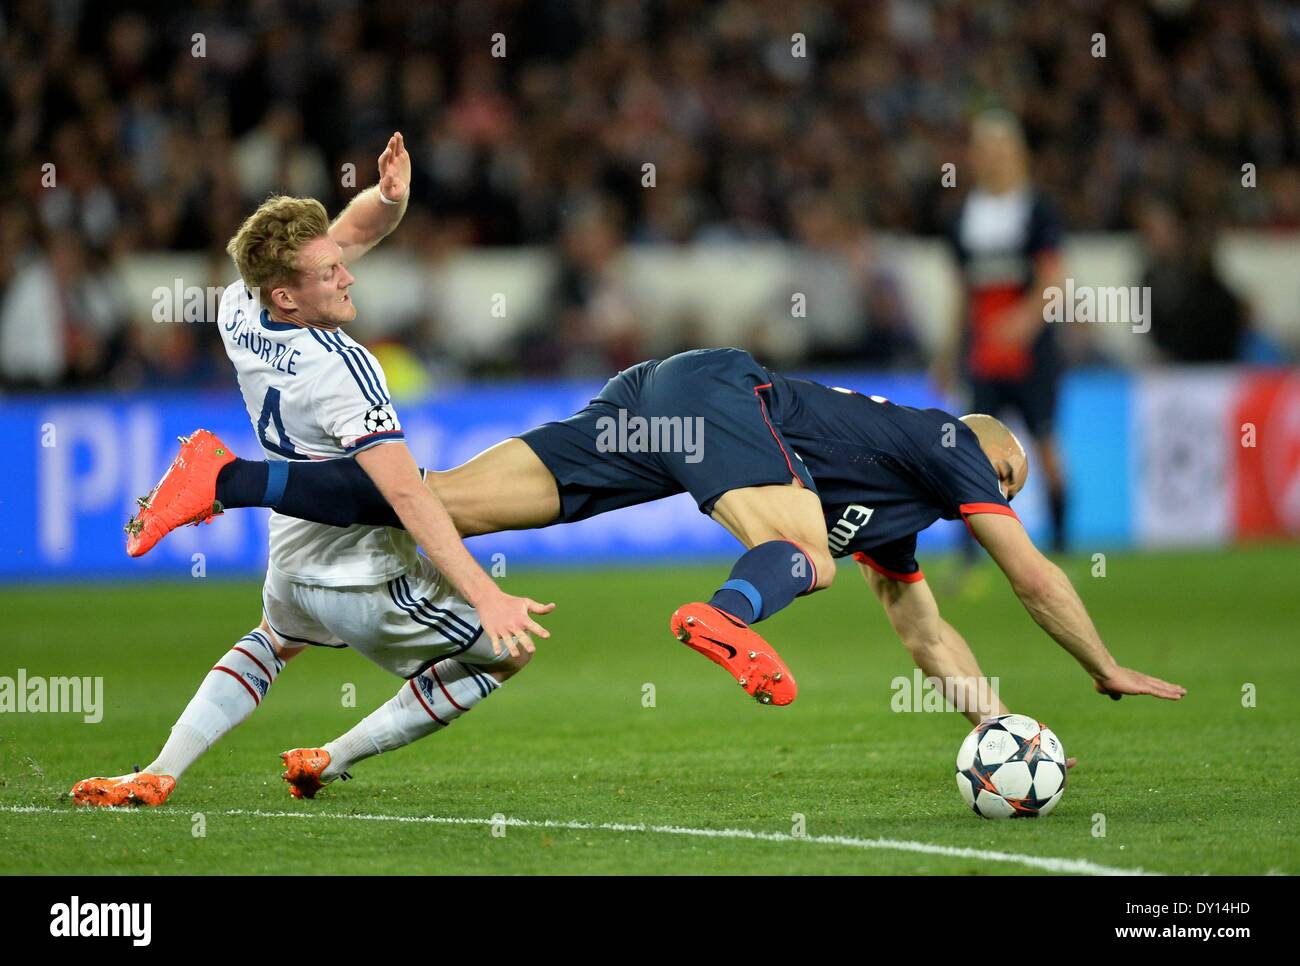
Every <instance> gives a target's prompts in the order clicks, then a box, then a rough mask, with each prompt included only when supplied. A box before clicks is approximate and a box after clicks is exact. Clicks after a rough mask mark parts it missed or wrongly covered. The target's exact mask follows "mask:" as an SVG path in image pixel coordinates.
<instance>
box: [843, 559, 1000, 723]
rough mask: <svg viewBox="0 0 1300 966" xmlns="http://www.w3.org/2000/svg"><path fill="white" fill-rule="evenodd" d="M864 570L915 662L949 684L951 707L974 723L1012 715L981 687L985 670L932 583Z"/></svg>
mask: <svg viewBox="0 0 1300 966" xmlns="http://www.w3.org/2000/svg"><path fill="white" fill-rule="evenodd" d="M858 566H859V567H860V568H861V569H862V576H863V577H865V578H866V581H867V585H868V586H869V587H870V588H871V590H872V592H874V593H875V595H876V597H877V598H879V600H880V603H881V605H882V606H883V607H884V608H885V615H886V616H887V617H888V618H889V623H890V624H892V625H893V627H894V631H895V632H896V633H897V634H898V637H899V639H900V640H901V641H902V642H903V646H904V647H906V648H907V650H908V653H909V654H911V655H912V660H914V661H915V662H916V666H917V667H919V668H920V669H921V671H922V672H923V673H924V674H925V676H926V677H933V678H938V679H939V680H940V681H942V682H943V693H944V697H945V698H947V699H948V702H949V703H950V704H952V705H953V706H954V707H958V708H961V709H962V714H964V715H965V716H966V718H967V720H969V721H970V723H971V724H979V723H980V722H981V721H983V720H984V719H985V718H988V717H992V716H993V715H999V714H1008V713H1009V711H1008V709H1007V707H1006V706H1005V705H1004V704H1003V703H1002V701H1001V699H999V698H998V697H997V696H996V695H990V692H989V690H988V688H987V687H985V688H981V687H980V686H979V683H980V681H981V679H983V677H984V672H983V671H981V670H980V666H979V662H978V661H976V660H975V655H974V653H972V651H971V649H970V645H968V644H967V643H966V640H965V638H963V637H962V636H961V634H959V633H957V630H956V628H954V627H953V626H952V625H951V624H949V623H948V622H947V621H946V620H944V619H943V618H942V617H941V616H940V615H939V604H938V602H937V601H935V599H934V594H933V593H932V592H931V590H930V585H929V584H928V583H926V582H925V581H924V580H918V581H914V582H906V581H901V580H894V579H893V578H891V577H886V576H885V575H884V574H881V573H877V572H876V571H875V570H872V569H871V568H870V567H868V566H867V565H866V564H863V563H859V564H858ZM990 698H991V700H990ZM982 702H985V703H983V704H982Z"/></svg>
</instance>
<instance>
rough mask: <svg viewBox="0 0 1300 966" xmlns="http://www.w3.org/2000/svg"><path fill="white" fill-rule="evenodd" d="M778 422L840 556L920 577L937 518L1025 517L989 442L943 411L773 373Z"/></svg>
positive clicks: (904, 575) (902, 575)
mask: <svg viewBox="0 0 1300 966" xmlns="http://www.w3.org/2000/svg"><path fill="white" fill-rule="evenodd" d="M772 384H773V390H774V405H773V422H774V423H775V425H776V426H777V428H779V430H780V432H781V435H782V437H784V439H785V441H786V442H787V443H788V444H789V445H790V446H791V447H792V449H793V450H794V452H795V454H796V455H797V456H798V457H799V459H801V460H803V463H804V465H805V466H806V467H807V469H808V472H809V473H810V474H811V476H812V478H813V481H814V483H815V484H816V486H817V492H818V495H819V496H820V497H821V502H822V511H823V513H824V514H825V516H826V532H827V534H828V537H829V542H830V550H831V553H832V555H834V556H836V557H843V556H846V555H848V554H853V555H854V556H855V558H856V559H858V560H859V561H861V562H863V563H866V564H868V565H871V566H874V567H875V569H877V570H879V571H881V572H882V573H886V574H888V575H889V576H892V577H895V578H897V579H904V580H907V579H910V580H920V579H921V571H920V567H919V566H918V565H917V562H916V555H915V554H916V535H917V534H918V533H919V532H920V531H922V530H924V529H925V528H926V527H928V526H930V524H932V523H934V521H935V520H939V519H944V520H956V519H964V518H965V517H966V516H968V515H970V514H972V513H1005V514H1008V515H1010V516H1015V513H1014V512H1013V511H1012V510H1011V508H1010V506H1008V504H1007V500H1006V498H1005V497H1004V496H1003V495H1002V490H1001V489H1000V487H999V483H998V477H997V473H996V472H995V471H994V469H993V465H992V464H991V463H990V462H989V460H988V457H987V456H985V455H984V451H983V450H982V449H980V445H979V440H978V439H977V438H976V436H975V433H974V432H972V431H971V429H970V428H969V427H967V426H966V424H965V423H963V422H962V421H961V420H960V419H958V418H957V417H956V416H953V415H952V414H951V413H946V412H944V411H943V410H941V409H914V408H912V407H911V406H898V405H895V404H894V403H891V402H889V401H888V400H886V399H883V398H882V397H880V396H864V395H862V394H861V393H856V392H851V391H849V390H845V389H832V388H830V387H827V386H823V385H820V384H818V383H815V382H809V381H807V380H803V379H790V378H786V377H783V376H780V375H777V374H775V373H773V374H772Z"/></svg>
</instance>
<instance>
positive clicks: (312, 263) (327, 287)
mask: <svg viewBox="0 0 1300 966" xmlns="http://www.w3.org/2000/svg"><path fill="white" fill-rule="evenodd" d="M354 281H356V279H355V278H354V277H353V275H352V273H351V272H349V271H348V270H347V266H345V265H344V264H343V249H342V248H340V247H339V245H338V242H336V241H334V240H333V239H332V238H329V237H328V236H327V237H323V238H317V239H316V240H314V241H312V242H309V243H308V244H307V245H306V246H305V247H304V248H303V250H302V251H301V252H299V253H298V277H297V279H296V280H295V281H294V283H293V284H292V285H286V286H285V288H286V289H287V290H288V291H289V294H290V295H292V296H293V300H294V304H295V306H296V307H297V310H298V312H297V314H298V315H299V317H300V318H301V319H302V320H303V321H305V322H311V323H314V324H317V325H320V324H325V325H346V324H347V323H348V322H351V321H352V320H353V319H355V318H356V317H357V307H356V306H355V305H353V304H352V296H351V294H350V293H349V290H350V289H351V288H352V283H353V282H354Z"/></svg>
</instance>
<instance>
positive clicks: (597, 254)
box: [522, 199, 645, 376]
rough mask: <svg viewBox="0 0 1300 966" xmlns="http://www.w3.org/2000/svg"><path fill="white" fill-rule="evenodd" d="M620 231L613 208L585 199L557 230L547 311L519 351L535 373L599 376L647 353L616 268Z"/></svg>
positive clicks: (595, 200)
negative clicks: (556, 260) (556, 258)
mask: <svg viewBox="0 0 1300 966" xmlns="http://www.w3.org/2000/svg"><path fill="white" fill-rule="evenodd" d="M622 252H623V245H622V237H621V234H620V231H619V228H618V226H617V225H616V224H615V216H614V214H613V212H612V210H611V208H610V206H609V205H608V204H607V203H606V202H605V201H603V200H601V199H590V200H587V201H585V202H582V203H581V204H580V207H579V208H578V210H577V211H575V212H574V213H573V214H572V215H571V216H570V217H569V219H568V220H567V221H566V222H565V224H564V227H563V229H562V230H561V233H560V259H559V268H558V271H557V273H556V279H555V286H554V290H553V292H552V295H551V300H550V303H549V304H548V306H547V308H546V311H545V312H544V314H543V315H542V317H541V318H539V319H538V320H537V322H536V324H535V325H534V326H533V328H532V330H531V331H530V333H529V334H528V336H527V338H526V340H525V341H526V346H525V349H524V351H523V353H522V358H523V361H524V366H525V369H526V371H528V372H530V373H532V374H534V375H569V376H602V375H609V374H610V373H613V372H617V371H619V370H621V369H625V368H627V367H628V366H630V365H633V364H634V363H636V362H639V361H641V360H642V359H644V358H645V355H644V342H645V340H644V337H643V334H642V331H641V325H640V322H639V320H638V318H637V314H636V309H635V307H634V305H633V299H632V296H631V293H630V292H629V290H628V288H627V285H626V284H625V282H624V281H623V276H622V274H621V273H620V271H619V256H620V255H621V254H622Z"/></svg>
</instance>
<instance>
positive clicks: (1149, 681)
mask: <svg viewBox="0 0 1300 966" xmlns="http://www.w3.org/2000/svg"><path fill="white" fill-rule="evenodd" d="M1093 686H1094V687H1095V688H1096V689H1097V691H1098V693H1100V694H1105V695H1108V696H1110V697H1111V698H1113V699H1115V700H1116V701H1118V700H1119V699H1120V698H1121V697H1123V696H1124V695H1126V694H1150V695H1152V696H1153V697H1157V698H1164V699H1165V700H1166V701H1177V700H1178V699H1179V698H1181V697H1182V696H1183V695H1185V694H1186V693H1187V689H1186V688H1185V687H1183V686H1182V685H1181V684H1172V683H1170V682H1169V681H1162V680H1161V679H1160V678H1154V677H1152V676H1151V675H1149V674H1143V673H1142V672H1141V671H1134V670H1133V669H1132V668H1126V667H1117V668H1116V669H1115V670H1114V671H1112V672H1111V673H1110V674H1108V675H1106V676H1105V677H1104V678H1101V679H1099V680H1096V681H1094V682H1093Z"/></svg>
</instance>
